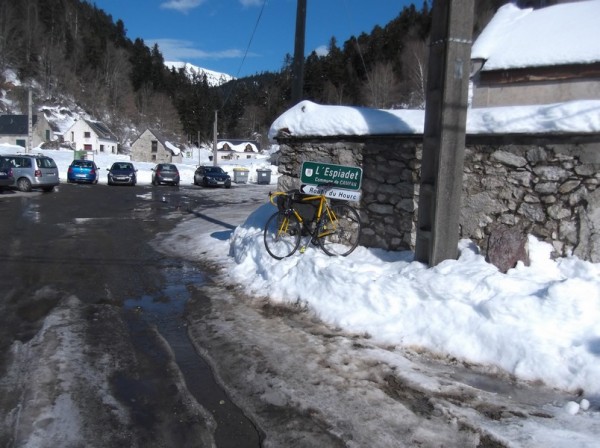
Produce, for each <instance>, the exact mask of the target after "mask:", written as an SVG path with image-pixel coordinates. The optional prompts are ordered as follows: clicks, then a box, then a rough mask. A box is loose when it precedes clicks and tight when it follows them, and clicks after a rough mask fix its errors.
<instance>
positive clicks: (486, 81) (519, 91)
mask: <svg viewBox="0 0 600 448" xmlns="http://www.w3.org/2000/svg"><path fill="white" fill-rule="evenodd" d="M598 17H600V2H598V1H581V2H574V3H563V4H558V5H554V6H549V7H546V8H541V9H531V8H527V9H520V8H518V7H517V6H515V5H513V4H512V3H509V4H506V5H504V6H502V7H501V8H499V9H498V11H497V12H496V14H495V15H494V17H493V18H492V20H491V21H490V23H489V24H488V25H487V26H486V27H485V29H484V30H483V32H482V33H481V34H480V35H479V37H478V38H477V40H476V41H475V42H474V44H473V48H472V51H471V61H472V67H473V71H472V80H473V87H474V89H473V98H472V106H473V107H493V106H514V105H529V104H551V103H559V102H565V101H572V100H589V99H600V45H599V43H598V32H597V28H598V24H597V20H598ZM565 18H568V20H564V19H565Z"/></svg>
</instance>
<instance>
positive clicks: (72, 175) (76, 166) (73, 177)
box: [67, 160, 100, 184]
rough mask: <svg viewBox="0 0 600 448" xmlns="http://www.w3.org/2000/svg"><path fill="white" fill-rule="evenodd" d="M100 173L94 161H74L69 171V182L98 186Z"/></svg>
mask: <svg viewBox="0 0 600 448" xmlns="http://www.w3.org/2000/svg"><path fill="white" fill-rule="evenodd" d="M99 177H100V173H99V171H98V167H97V166H96V163H95V162H94V161H93V160H73V161H72V162H71V165H69V170H68V171H67V182H76V183H80V182H83V183H88V184H97V183H98V178H99Z"/></svg>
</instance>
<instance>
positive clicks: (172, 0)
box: [160, 0, 206, 14]
mask: <svg viewBox="0 0 600 448" xmlns="http://www.w3.org/2000/svg"><path fill="white" fill-rule="evenodd" d="M205 1H206V0H168V1H166V2H164V3H161V4H160V7H161V8H163V9H174V10H175V11H179V12H182V13H184V14H187V12H188V11H189V10H190V9H194V8H197V7H198V6H200V5H201V4H202V3H204V2H205Z"/></svg>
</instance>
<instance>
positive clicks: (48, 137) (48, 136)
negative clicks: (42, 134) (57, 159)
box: [46, 129, 50, 141]
mask: <svg viewBox="0 0 600 448" xmlns="http://www.w3.org/2000/svg"><path fill="white" fill-rule="evenodd" d="M49 140H50V129H46V141H49Z"/></svg>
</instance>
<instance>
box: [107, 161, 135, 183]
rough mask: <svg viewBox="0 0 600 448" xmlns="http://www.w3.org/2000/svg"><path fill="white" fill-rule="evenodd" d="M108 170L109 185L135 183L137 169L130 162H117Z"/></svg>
mask: <svg viewBox="0 0 600 448" xmlns="http://www.w3.org/2000/svg"><path fill="white" fill-rule="evenodd" d="M106 169H107V170H108V185H131V186H133V185H135V184H136V182H137V176H136V174H135V173H136V171H137V170H136V169H135V168H134V166H133V164H132V163H129V162H115V163H113V164H112V166H111V167H110V168H106Z"/></svg>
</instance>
